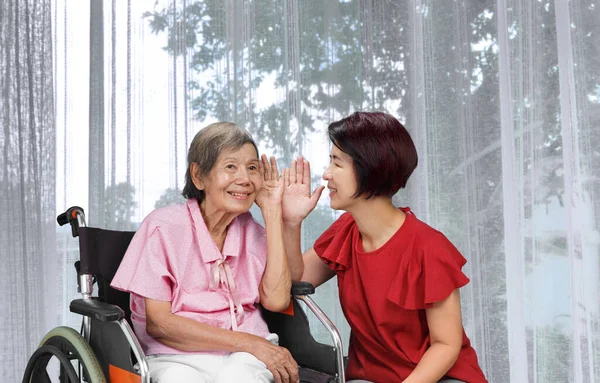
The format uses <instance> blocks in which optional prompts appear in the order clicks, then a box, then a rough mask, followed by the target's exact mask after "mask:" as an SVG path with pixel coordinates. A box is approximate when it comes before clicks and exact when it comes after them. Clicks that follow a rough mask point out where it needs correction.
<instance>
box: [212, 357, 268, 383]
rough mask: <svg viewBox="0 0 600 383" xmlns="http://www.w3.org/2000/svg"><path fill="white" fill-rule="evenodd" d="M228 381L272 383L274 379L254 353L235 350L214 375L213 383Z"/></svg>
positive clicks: (226, 382)
mask: <svg viewBox="0 0 600 383" xmlns="http://www.w3.org/2000/svg"><path fill="white" fill-rule="evenodd" d="M228 382H252V383H272V382H274V379H273V374H271V372H270V371H269V370H268V369H267V367H266V366H265V364H264V363H263V362H261V361H260V360H258V359H257V358H256V357H255V356H254V355H252V354H249V353H246V352H236V353H233V354H231V355H230V356H229V357H228V360H227V362H226V363H225V365H224V366H223V368H222V369H221V371H219V373H218V374H217V376H216V377H215V383H228Z"/></svg>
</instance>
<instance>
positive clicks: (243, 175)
mask: <svg viewBox="0 0 600 383" xmlns="http://www.w3.org/2000/svg"><path fill="white" fill-rule="evenodd" d="M237 183H238V184H240V185H248V184H250V174H248V169H240V171H238V174H237Z"/></svg>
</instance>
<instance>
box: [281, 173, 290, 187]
mask: <svg viewBox="0 0 600 383" xmlns="http://www.w3.org/2000/svg"><path fill="white" fill-rule="evenodd" d="M281 177H283V185H284V186H290V169H283V170H282V171H281Z"/></svg>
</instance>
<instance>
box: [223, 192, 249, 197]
mask: <svg viewBox="0 0 600 383" xmlns="http://www.w3.org/2000/svg"><path fill="white" fill-rule="evenodd" d="M227 193H229V195H231V196H234V197H237V198H248V196H249V195H250V193H235V192H227Z"/></svg>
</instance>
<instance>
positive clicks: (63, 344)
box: [23, 326, 106, 383]
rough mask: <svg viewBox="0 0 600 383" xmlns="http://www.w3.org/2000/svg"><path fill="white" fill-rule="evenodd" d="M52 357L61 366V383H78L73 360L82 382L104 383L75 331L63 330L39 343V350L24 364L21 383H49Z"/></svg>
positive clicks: (95, 363)
mask: <svg viewBox="0 0 600 383" xmlns="http://www.w3.org/2000/svg"><path fill="white" fill-rule="evenodd" d="M53 356H54V357H56V358H57V359H58V361H59V363H60V370H61V378H60V382H69V383H76V382H79V381H80V378H79V377H78V376H77V374H76V373H75V368H74V367H73V364H72V362H73V361H75V360H76V361H78V362H79V367H80V371H81V373H82V378H83V381H85V382H90V383H106V378H105V377H104V373H103V372H102V367H101V366H100V364H99V363H98V360H97V359H96V356H95V355H94V352H93V351H92V349H91V348H90V345H89V344H88V343H87V342H86V341H85V339H83V337H82V336H81V335H79V333H78V332H77V331H75V330H73V329H72V328H70V327H64V326H61V327H56V328H54V329H52V330H50V332H48V334H46V336H45V337H44V339H42V341H41V342H40V346H39V348H38V349H37V350H36V351H35V352H34V353H33V355H32V356H31V358H30V359H29V362H27V367H26V369H25V375H24V376H23V383H37V382H51V379H50V378H49V376H48V373H47V371H46V368H47V366H48V362H49V361H50V359H51V358H52V357H53Z"/></svg>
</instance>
